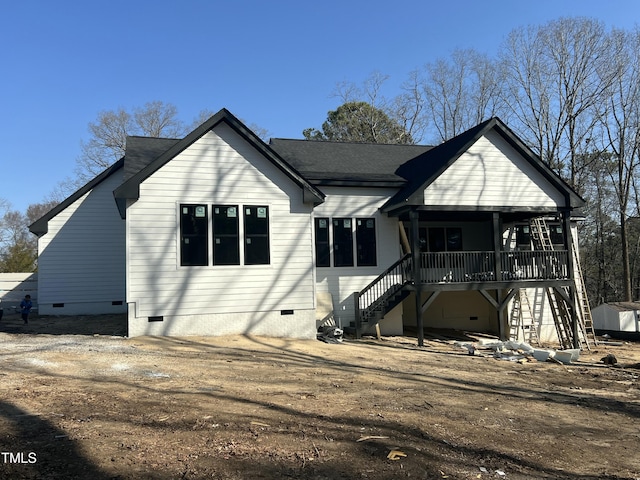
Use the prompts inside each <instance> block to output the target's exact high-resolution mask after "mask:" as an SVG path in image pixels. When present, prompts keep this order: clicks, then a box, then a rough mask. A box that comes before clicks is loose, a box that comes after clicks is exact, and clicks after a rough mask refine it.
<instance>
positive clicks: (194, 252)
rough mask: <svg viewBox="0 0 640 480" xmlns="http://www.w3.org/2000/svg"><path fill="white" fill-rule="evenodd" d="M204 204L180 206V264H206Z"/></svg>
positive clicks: (206, 227)
mask: <svg viewBox="0 0 640 480" xmlns="http://www.w3.org/2000/svg"><path fill="white" fill-rule="evenodd" d="M208 229H209V221H208V217H207V206H206V205H181V206H180V265H183V266H193V265H208V263H209V258H208V247H207V244H208Z"/></svg>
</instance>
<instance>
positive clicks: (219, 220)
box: [213, 205, 240, 265]
mask: <svg viewBox="0 0 640 480" xmlns="http://www.w3.org/2000/svg"><path fill="white" fill-rule="evenodd" d="M238 227H239V220H238V206H237V205H214V206H213V264H214V265H240V246H239V245H240V242H239V228H238Z"/></svg>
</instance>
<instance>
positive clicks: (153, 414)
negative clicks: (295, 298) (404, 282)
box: [0, 315, 640, 480]
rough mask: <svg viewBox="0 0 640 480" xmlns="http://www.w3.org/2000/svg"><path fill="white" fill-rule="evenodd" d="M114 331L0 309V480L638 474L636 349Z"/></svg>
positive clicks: (639, 360)
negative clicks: (567, 357)
mask: <svg viewBox="0 0 640 480" xmlns="http://www.w3.org/2000/svg"><path fill="white" fill-rule="evenodd" d="M124 332H125V330H124V319H123V318H122V317H78V318H35V319H32V320H31V322H30V324H29V325H28V326H24V325H22V324H21V321H20V320H19V318H18V316H17V315H5V318H4V319H3V320H2V321H1V322H0V342H1V343H0V359H1V361H2V369H1V371H0V379H1V380H2V382H1V387H0V452H1V457H0V478H12V479H17V478H47V479H58V478H64V479H68V478H82V479H85V478H89V479H93V480H100V479H138V478H153V479H174V478H185V479H201V478H212V479H276V478H277V479H280V478H290V479H317V480H320V479H357V478H362V479H394V478H405V477H406V478H419V479H424V478H428V479H444V478H449V479H477V478H480V479H489V478H505V479H552V478H553V479H570V480H578V479H580V480H595V479H637V478H640V381H639V376H640V344H638V343H624V344H623V345H621V346H613V345H599V346H598V347H596V348H594V350H593V351H592V352H586V353H584V352H583V354H582V355H581V357H580V361H579V362H578V363H575V364H572V365H568V366H563V365H558V364H554V363H539V362H524V363H518V362H512V361H505V360H497V359H495V358H493V357H492V355H491V352H489V351H483V352H481V355H480V356H470V355H467V354H466V351H464V350H461V349H460V348H459V347H456V346H455V345H453V344H452V342H448V341H442V340H439V341H436V340H435V339H432V340H427V341H426V342H425V346H424V347H422V348H419V347H417V345H416V340H415V338H410V337H393V338H385V339H382V340H380V341H379V340H375V339H365V340H362V341H345V342H343V343H341V344H326V343H322V342H319V341H299V340H288V339H273V338H263V337H250V336H231V337H213V338H210V337H207V338H204V337H198V338H195V337H189V338H158V337H138V338H131V339H128V338H125V337H123V334H124ZM70 333H71V334H70ZM94 334H95V335H94ZM607 353H613V354H614V355H615V356H616V357H617V359H618V365H617V366H615V367H610V366H605V365H604V364H602V363H601V362H599V360H600V359H601V358H602V357H603V356H604V355H606V354H607Z"/></svg>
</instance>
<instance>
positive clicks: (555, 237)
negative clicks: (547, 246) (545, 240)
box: [549, 225, 564, 245]
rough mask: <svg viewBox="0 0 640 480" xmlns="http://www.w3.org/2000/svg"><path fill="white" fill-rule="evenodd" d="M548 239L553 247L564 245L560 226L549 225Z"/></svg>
mask: <svg viewBox="0 0 640 480" xmlns="http://www.w3.org/2000/svg"><path fill="white" fill-rule="evenodd" d="M549 239H550V240H551V243H553V244H554V245H564V235H563V234H562V225H549Z"/></svg>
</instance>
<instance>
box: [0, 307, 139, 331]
mask: <svg viewBox="0 0 640 480" xmlns="http://www.w3.org/2000/svg"><path fill="white" fill-rule="evenodd" d="M0 332H3V333H15V334H44V335H115V336H122V337H123V336H126V335H127V315H126V314H113V315H75V316H54V315H37V314H36V315H34V314H32V315H31V316H30V317H29V323H28V324H26V325H25V324H24V322H23V321H22V318H21V316H20V314H19V313H14V312H9V314H7V312H5V315H4V316H3V318H2V320H1V321H0Z"/></svg>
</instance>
